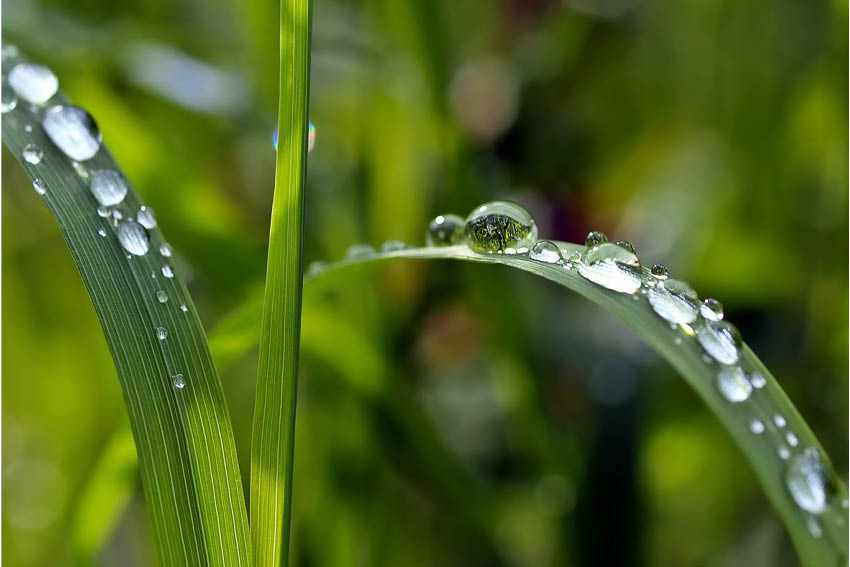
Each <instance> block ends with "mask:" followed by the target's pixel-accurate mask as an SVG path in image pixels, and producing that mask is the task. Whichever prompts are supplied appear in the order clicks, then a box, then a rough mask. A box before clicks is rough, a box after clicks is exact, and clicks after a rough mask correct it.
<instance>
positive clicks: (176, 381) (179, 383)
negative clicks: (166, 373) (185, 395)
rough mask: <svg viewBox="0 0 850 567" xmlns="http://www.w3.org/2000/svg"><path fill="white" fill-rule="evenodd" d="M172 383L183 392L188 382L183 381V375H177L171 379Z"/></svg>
mask: <svg viewBox="0 0 850 567" xmlns="http://www.w3.org/2000/svg"><path fill="white" fill-rule="evenodd" d="M171 383H172V384H174V387H175V388H177V389H178V390H182V389H183V387H184V386H186V381H185V380H184V379H183V375H182V374H175V375H174V376H172V377H171Z"/></svg>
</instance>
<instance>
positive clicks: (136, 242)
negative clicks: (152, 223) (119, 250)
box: [118, 221, 150, 256]
mask: <svg viewBox="0 0 850 567" xmlns="http://www.w3.org/2000/svg"><path fill="white" fill-rule="evenodd" d="M118 242H120V243H121V246H123V247H124V250H126V251H127V252H129V253H130V254H134V255H136V256H144V255H145V254H147V252H148V245H149V244H150V239H149V238H148V232H147V231H146V230H145V229H144V227H143V226H142V225H140V224H138V223H135V222H133V221H130V222H125V223H122V224H121V226H119V227H118Z"/></svg>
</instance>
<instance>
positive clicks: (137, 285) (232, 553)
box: [3, 56, 251, 567]
mask: <svg viewBox="0 0 850 567" xmlns="http://www.w3.org/2000/svg"><path fill="white" fill-rule="evenodd" d="M18 62H19V57H17V56H12V57H7V58H6V59H4V62H3V63H4V72H5V71H6V70H7V69H10V68H12V67H13V66H14V65H15V64H16V63H18ZM3 79H4V82H5V79H6V77H5V75H4V77H3ZM6 89H7V87H6V86H5V85H4V90H6ZM49 104H50V105H54V104H68V101H67V100H66V99H65V98H64V96H63V95H62V94H61V93H60V94H57V95H55V96H54V97H52V98H51V99H50V102H49ZM45 110H46V108H44V107H39V106H32V107H31V106H30V105H28V104H26V103H24V102H23V101H19V102H18V104H17V106H16V107H15V108H14V109H12V110H9V111H7V112H5V113H4V114H3V142H4V144H5V145H6V146H7V148H8V149H9V150H10V151H11V153H12V154H13V155H14V156H15V157H16V158H17V159H18V160H19V161H20V162H21V165H22V166H23V168H24V169H25V170H26V172H27V174H28V175H29V176H30V177H31V178H32V179H34V180H35V179H39V180H40V181H41V182H43V184H44V187H45V194H44V196H43V200H44V202H45V204H46V205H47V207H48V208H49V209H50V211H51V212H52V213H53V215H54V216H55V217H56V220H57V223H58V225H59V227H60V229H61V231H62V234H63V236H64V238H65V240H66V242H67V244H68V247H69V248H70V250H71V254H72V256H73V258H74V261H75V262H76V264H77V267H78V268H79V271H80V274H81V276H82V279H83V282H84V284H85V286H86V289H87V290H88V293H89V296H90V297H91V300H92V303H93V304H94V307H95V310H96V312H97V315H98V318H99V320H100V322H101V325H102V327H103V331H104V335H105V336H106V340H107V343H108V345H109V348H110V351H111V353H112V357H113V359H114V362H115V366H116V368H117V371H118V378H119V380H120V382H121V386H122V389H123V393H124V398H125V401H126V404H127V410H128V413H129V417H130V425H131V428H132V431H133V436H134V439H135V443H136V449H137V451H138V454H139V460H140V463H141V473H142V481H143V487H144V492H145V498H146V502H147V506H148V510H149V514H150V517H151V521H152V524H153V532H154V537H155V540H156V544H157V552H158V555H159V562H160V564H161V565H181V566H182V565H193V566H206V565H215V566H221V567H233V566H237V565H243V566H246V567H247V566H248V565H249V564H250V556H251V552H250V542H249V537H248V522H247V514H246V510H245V503H244V498H243V495H242V484H241V481H240V477H239V467H238V464H237V461H236V450H235V446H234V443H233V434H232V431H231V426H230V421H229V418H228V413H227V408H226V405H225V401H224V396H223V393H222V389H221V384H220V382H219V380H218V375H217V374H216V372H215V368H214V366H213V363H212V359H211V357H210V354H209V350H208V348H207V343H206V339H205V335H204V331H203V328H202V327H201V323H200V320H199V319H198V316H197V314H196V312H195V309H194V306H193V305H192V301H191V299H190V297H189V294H188V292H187V290H186V287H185V285H184V283H183V281H182V279H181V278H180V276H179V274H175V276H174V277H171V278H167V277H164V274H163V273H162V268H163V266H164V265H166V264H168V265H172V264H173V263H172V262H171V261H170V258H168V257H164V256H162V255H160V253H159V252H158V250H159V248H160V246H161V245H163V244H164V243H165V241H164V239H163V236H162V234H161V233H160V232H159V229H158V228H152V229H149V230H148V231H147V232H148V233H149V237H150V249H149V251H148V252H147V253H146V254H144V255H142V256H132V257H130V258H128V257H127V252H126V251H125V250H124V249H123V247H122V246H121V244H120V243H119V241H118V239H117V229H116V226H117V225H118V224H120V222H123V221H118V220H117V219H116V218H115V217H111V218H109V219H105V218H102V217H101V216H99V215H98V213H97V208H98V203H97V202H96V200H95V198H94V197H93V195H92V193H91V191H90V190H89V181H90V179H91V175H92V173H93V172H96V171H98V170H102V169H113V170H116V171H118V170H119V168H118V166H117V164H116V163H115V161H114V159H113V158H112V156H111V155H110V153H109V151H108V150H107V149H106V148H105V147H101V148H100V150H99V151H98V152H97V154H96V155H95V156H94V157H93V158H91V159H89V160H86V161H84V162H82V163H81V164H75V163H73V162H72V160H71V159H70V158H69V157H68V156H66V155H65V154H64V153H63V152H62V151H61V150H60V149H59V148H58V147H56V146H55V145H54V144H53V142H51V140H50V139H49V138H48V137H47V135H46V133H45V131H44V130H43V129H42V127H41V121H42V117H43V116H44V112H45ZM29 144H33V145H35V146H37V147H39V148H41V149H42V150H43V152H44V153H43V158H42V159H41V161H40V162H39V163H30V162H29V161H27V160H24V159H22V154H23V152H24V148H25V147H26V146H27V145H29ZM33 196H34V198H37V197H38V195H36V194H33ZM141 206H142V202H141V200H140V199H139V197H138V195H136V193H135V192H134V191H133V190H132V188H131V189H130V190H129V192H128V194H127V196H126V198H125V199H124V200H123V201H122V202H121V203H120V204H119V205H117V206H115V207H113V208H114V209H116V210H119V211H120V212H121V213H122V214H123V217H124V219H125V220H126V219H129V218H134V217H135V215H136V213H137V212H138V210H139V208H140V207H141ZM99 231H101V232H99ZM175 271H176V270H175ZM152 276H153V277H152ZM160 291H161V292H163V293H164V294H165V296H167V300H166V301H162V300H161V299H159V298H158V297H157V293H158V292H160ZM57 293H61V290H57ZM181 305H185V306H186V308H185V310H184V309H181ZM158 327H164V328H165V329H166V330H167V337H166V338H165V339H164V340H160V339H159V338H158V336H157V329H158ZM177 374H182V375H183V377H184V382H185V386H184V387H183V388H177V387H175V378H174V377H175V376H176V375H177ZM81 387H84V385H81Z"/></svg>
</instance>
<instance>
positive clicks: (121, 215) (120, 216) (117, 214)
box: [112, 209, 124, 220]
mask: <svg viewBox="0 0 850 567" xmlns="http://www.w3.org/2000/svg"><path fill="white" fill-rule="evenodd" d="M112 217H113V218H115V219H116V220H121V219H123V218H124V213H122V212H121V211H119V210H118V209H115V210H113V211H112Z"/></svg>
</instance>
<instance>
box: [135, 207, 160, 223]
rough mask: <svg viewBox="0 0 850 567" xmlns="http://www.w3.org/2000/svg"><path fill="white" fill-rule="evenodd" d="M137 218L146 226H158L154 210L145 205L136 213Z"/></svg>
mask: <svg viewBox="0 0 850 567" xmlns="http://www.w3.org/2000/svg"><path fill="white" fill-rule="evenodd" d="M136 220H137V221H138V222H139V224H140V225H142V226H143V227H145V228H153V227H155V226H156V217H155V216H154V215H153V210H152V209H151V208H150V207H146V206H144V205H142V206H141V207H139V212H138V213H136Z"/></svg>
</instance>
